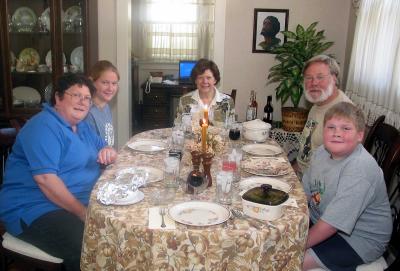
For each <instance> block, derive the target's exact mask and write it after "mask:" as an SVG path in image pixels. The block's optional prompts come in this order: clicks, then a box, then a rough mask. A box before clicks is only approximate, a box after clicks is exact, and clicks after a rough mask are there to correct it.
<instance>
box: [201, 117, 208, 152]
mask: <svg viewBox="0 0 400 271" xmlns="http://www.w3.org/2000/svg"><path fill="white" fill-rule="evenodd" d="M207 127H208V125H207V123H206V121H205V120H204V119H203V123H202V124H201V150H202V151H203V153H205V152H206V151H207Z"/></svg>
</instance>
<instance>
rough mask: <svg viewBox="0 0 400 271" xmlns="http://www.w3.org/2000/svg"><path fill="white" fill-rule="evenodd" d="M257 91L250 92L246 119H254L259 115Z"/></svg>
mask: <svg viewBox="0 0 400 271" xmlns="http://www.w3.org/2000/svg"><path fill="white" fill-rule="evenodd" d="M255 95H256V94H255V91H254V90H252V91H251V92H250V101H249V104H248V105H247V110H246V121H249V120H253V119H255V118H256V117H257V101H256V97H255Z"/></svg>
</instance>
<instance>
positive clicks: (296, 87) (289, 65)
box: [267, 22, 333, 132]
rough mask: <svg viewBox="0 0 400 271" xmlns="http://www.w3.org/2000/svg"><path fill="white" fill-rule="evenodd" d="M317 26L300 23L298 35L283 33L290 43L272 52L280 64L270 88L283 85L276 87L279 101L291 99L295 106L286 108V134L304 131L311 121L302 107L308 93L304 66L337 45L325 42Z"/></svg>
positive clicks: (270, 77)
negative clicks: (306, 91)
mask: <svg viewBox="0 0 400 271" xmlns="http://www.w3.org/2000/svg"><path fill="white" fill-rule="evenodd" d="M317 24H318V22H314V23H312V24H311V25H310V26H308V27H307V28H306V29H305V28H304V27H303V26H301V25H300V24H298V25H297V27H296V32H292V31H282V34H283V35H284V36H285V37H286V39H287V41H286V42H285V43H284V44H282V45H280V46H278V47H276V48H275V49H273V51H272V52H273V53H275V54H276V56H275V59H276V60H277V61H278V62H279V63H278V64H276V65H274V66H273V67H271V68H270V70H269V75H268V81H267V85H268V84H271V83H279V84H278V86H277V87H276V88H275V91H276V98H277V100H281V103H282V105H284V104H285V103H286V102H287V101H288V100H289V98H290V100H291V102H292V104H293V107H282V124H283V129H284V130H285V131H296V132H297V131H302V130H303V127H304V124H305V122H306V120H307V114H308V110H307V109H305V108H299V102H300V99H301V97H302V95H303V92H304V89H303V73H302V71H303V67H304V63H305V62H306V61H307V60H309V59H310V58H312V57H313V56H316V55H319V54H321V53H323V52H324V51H325V50H327V49H328V48H329V47H331V46H332V45H333V42H325V41H324V40H325V35H324V31H323V30H322V31H318V32H317V30H316V26H317Z"/></svg>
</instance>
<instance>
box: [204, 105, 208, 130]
mask: <svg viewBox="0 0 400 271" xmlns="http://www.w3.org/2000/svg"><path fill="white" fill-rule="evenodd" d="M204 122H205V123H207V125H208V107H207V105H205V106H204Z"/></svg>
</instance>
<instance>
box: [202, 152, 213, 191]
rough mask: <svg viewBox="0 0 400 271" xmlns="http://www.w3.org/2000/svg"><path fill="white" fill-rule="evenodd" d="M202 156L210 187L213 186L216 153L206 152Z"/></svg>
mask: <svg viewBox="0 0 400 271" xmlns="http://www.w3.org/2000/svg"><path fill="white" fill-rule="evenodd" d="M202 157H203V168H204V175H205V178H206V180H207V181H208V184H207V187H210V186H212V177H211V164H212V159H213V157H214V155H213V154H212V153H210V152H205V153H203V154H202Z"/></svg>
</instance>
